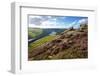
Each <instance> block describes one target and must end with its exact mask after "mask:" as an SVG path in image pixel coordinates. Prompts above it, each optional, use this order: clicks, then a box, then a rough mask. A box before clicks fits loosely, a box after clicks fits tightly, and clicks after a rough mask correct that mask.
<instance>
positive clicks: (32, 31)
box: [28, 28, 43, 38]
mask: <svg viewBox="0 0 100 76" xmlns="http://www.w3.org/2000/svg"><path fill="white" fill-rule="evenodd" d="M42 32H43V30H42V29H34V28H28V36H29V37H30V38H34V37H36V36H38V35H40V34H41V33H42Z"/></svg>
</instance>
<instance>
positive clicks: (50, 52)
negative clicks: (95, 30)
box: [28, 25, 88, 60]
mask: <svg viewBox="0 0 100 76" xmlns="http://www.w3.org/2000/svg"><path fill="white" fill-rule="evenodd" d="M28 58H29V60H52V59H76V58H88V27H87V25H81V27H80V29H69V30H65V31H64V32H62V33H60V34H58V35H48V36H46V37H43V38H41V39H39V40H37V41H35V42H34V43H32V44H30V45H29V54H28Z"/></svg>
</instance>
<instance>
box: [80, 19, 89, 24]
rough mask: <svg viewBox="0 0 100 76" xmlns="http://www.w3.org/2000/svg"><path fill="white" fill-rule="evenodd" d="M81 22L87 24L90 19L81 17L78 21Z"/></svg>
mask: <svg viewBox="0 0 100 76" xmlns="http://www.w3.org/2000/svg"><path fill="white" fill-rule="evenodd" d="M78 23H79V24H87V23H88V19H81V20H79V21H78Z"/></svg>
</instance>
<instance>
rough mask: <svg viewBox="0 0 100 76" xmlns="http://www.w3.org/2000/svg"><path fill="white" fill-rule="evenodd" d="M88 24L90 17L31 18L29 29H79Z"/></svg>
mask: <svg viewBox="0 0 100 76" xmlns="http://www.w3.org/2000/svg"><path fill="white" fill-rule="evenodd" d="M80 24H88V17H80V16H33V15H31V16H29V27H37V28H39V27H40V28H70V27H74V28H76V29H77V28H79V27H80Z"/></svg>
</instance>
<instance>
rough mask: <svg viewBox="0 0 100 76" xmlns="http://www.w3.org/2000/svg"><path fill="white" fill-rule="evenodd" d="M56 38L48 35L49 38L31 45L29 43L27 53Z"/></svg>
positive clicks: (46, 37)
mask: <svg viewBox="0 0 100 76" xmlns="http://www.w3.org/2000/svg"><path fill="white" fill-rule="evenodd" d="M55 37H56V35H49V36H45V37H43V38H41V39H39V40H37V41H35V42H33V43H30V44H29V46H28V51H29V52H31V51H32V49H34V48H36V47H38V46H40V45H42V44H44V43H46V42H50V41H51V40H53V39H54V38H55Z"/></svg>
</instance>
